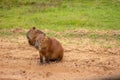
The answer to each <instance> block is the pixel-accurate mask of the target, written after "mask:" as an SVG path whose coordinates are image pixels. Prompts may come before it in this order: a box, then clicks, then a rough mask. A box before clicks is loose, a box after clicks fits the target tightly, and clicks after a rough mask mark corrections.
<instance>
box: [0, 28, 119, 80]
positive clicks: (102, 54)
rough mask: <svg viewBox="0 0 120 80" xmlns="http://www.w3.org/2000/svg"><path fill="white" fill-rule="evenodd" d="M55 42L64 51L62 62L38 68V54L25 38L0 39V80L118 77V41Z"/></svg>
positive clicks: (85, 39) (84, 40)
mask: <svg viewBox="0 0 120 80" xmlns="http://www.w3.org/2000/svg"><path fill="white" fill-rule="evenodd" d="M16 31H18V32H22V31H21V30H20V29H17V30H13V32H16ZM58 40H59V41H60V42H61V43H62V44H63V47H64V49H65V52H64V58H63V60H62V61H61V62H59V63H55V62H53V63H50V64H43V65H40V64H39V53H38V51H37V50H36V49H35V48H33V47H31V46H30V45H29V44H28V42H27V39H26V37H25V36H23V35H19V36H17V37H0V80H101V79H102V78H108V77H111V76H114V77H115V76H120V46H119V45H120V42H118V41H115V40H108V41H106V40H102V39H98V40H97V41H96V42H94V41H93V40H91V39H89V38H79V37H78V38H60V39H58ZM109 46H110V47H109Z"/></svg>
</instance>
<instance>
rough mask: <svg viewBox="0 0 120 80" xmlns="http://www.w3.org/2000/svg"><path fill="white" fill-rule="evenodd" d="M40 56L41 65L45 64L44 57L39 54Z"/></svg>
mask: <svg viewBox="0 0 120 80" xmlns="http://www.w3.org/2000/svg"><path fill="white" fill-rule="evenodd" d="M39 55H40V64H43V55H42V54H41V53H39Z"/></svg>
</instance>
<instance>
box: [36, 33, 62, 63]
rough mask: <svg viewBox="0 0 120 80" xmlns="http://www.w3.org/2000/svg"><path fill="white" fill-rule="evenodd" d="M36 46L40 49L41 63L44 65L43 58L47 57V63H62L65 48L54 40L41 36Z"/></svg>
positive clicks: (37, 39) (38, 37)
mask: <svg viewBox="0 0 120 80" xmlns="http://www.w3.org/2000/svg"><path fill="white" fill-rule="evenodd" d="M35 46H37V47H38V49H39V53H40V62H41V63H43V57H45V61H46V62H47V63H49V61H61V60H62V58H63V52H64V50H63V47H62V45H61V44H60V42H59V41H57V40H56V39H54V38H50V37H47V36H45V35H43V34H39V35H38V36H37V38H36V43H35Z"/></svg>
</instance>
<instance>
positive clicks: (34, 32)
mask: <svg viewBox="0 0 120 80" xmlns="http://www.w3.org/2000/svg"><path fill="white" fill-rule="evenodd" d="M39 34H44V35H45V33H44V32H42V31H40V30H38V29H36V28H35V27H33V28H31V29H30V30H29V31H28V32H27V35H26V36H27V39H28V43H29V44H30V45H31V46H34V45H35V39H36V37H37V36H38V35H39Z"/></svg>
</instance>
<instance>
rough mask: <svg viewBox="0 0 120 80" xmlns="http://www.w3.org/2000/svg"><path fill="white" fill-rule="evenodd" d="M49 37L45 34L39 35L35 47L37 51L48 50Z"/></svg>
mask: <svg viewBox="0 0 120 80" xmlns="http://www.w3.org/2000/svg"><path fill="white" fill-rule="evenodd" d="M47 41H48V37H47V36H46V35H44V34H39V35H38V36H37V38H36V42H35V47H36V48H37V49H43V48H47Z"/></svg>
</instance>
